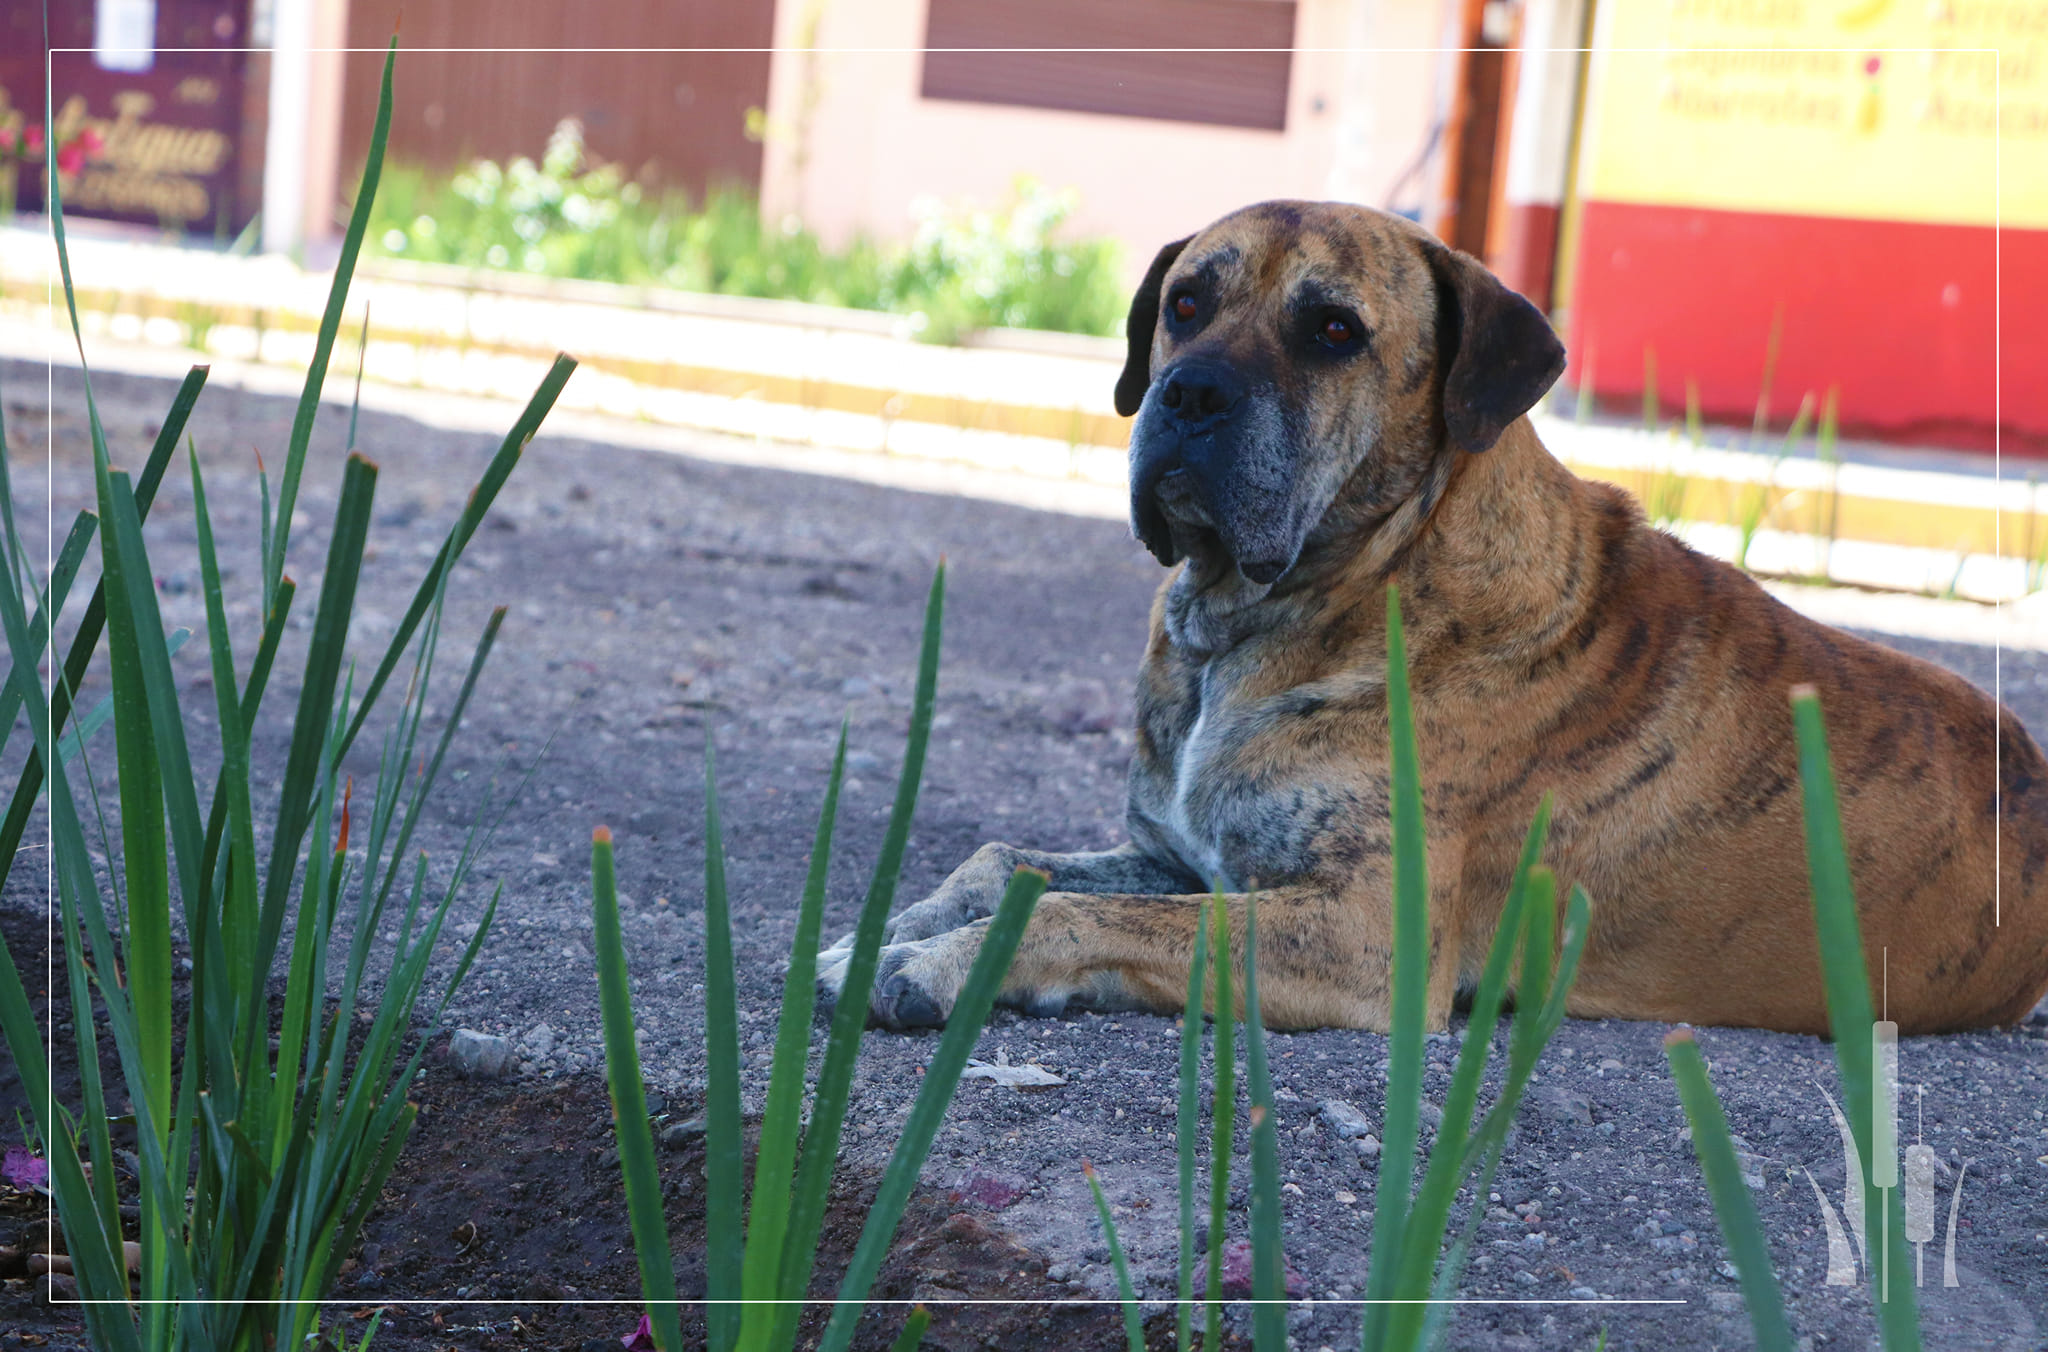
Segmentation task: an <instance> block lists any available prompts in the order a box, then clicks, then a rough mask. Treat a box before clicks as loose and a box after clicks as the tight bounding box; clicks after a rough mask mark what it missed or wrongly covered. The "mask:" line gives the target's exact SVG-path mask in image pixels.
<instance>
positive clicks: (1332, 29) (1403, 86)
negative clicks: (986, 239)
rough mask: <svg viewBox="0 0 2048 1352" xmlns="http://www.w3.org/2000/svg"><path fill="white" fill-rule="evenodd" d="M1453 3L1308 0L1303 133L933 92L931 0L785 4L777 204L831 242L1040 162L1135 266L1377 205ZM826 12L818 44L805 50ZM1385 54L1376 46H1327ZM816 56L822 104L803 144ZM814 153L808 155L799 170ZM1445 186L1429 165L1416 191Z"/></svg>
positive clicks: (1301, 72) (772, 190)
mask: <svg viewBox="0 0 2048 1352" xmlns="http://www.w3.org/2000/svg"><path fill="white" fill-rule="evenodd" d="M1442 8H1443V0H1299V9H1298V17H1297V21H1296V28H1295V47H1296V53H1295V57H1294V66H1293V72H1292V79H1291V80H1290V83H1289V90H1288V114H1287V130H1286V131H1284V132H1270V131H1254V130H1246V129H1241V128H1235V127H1218V126H1205V125H1197V124H1191V123H1178V122H1167V121H1158V120H1153V119H1146V118H1133V117H1111V116H1102V115H1097V114H1089V113H1068V112H1054V111H1048V110H1046V109H1041V108H1009V107H996V106H990V105H984V104H974V103H958V102H950V101H937V100H933V101H927V100H925V99H922V98H920V97H919V95H918V85H919V78H920V72H921V69H922V65H921V63H922V56H921V54H920V52H919V51H918V50H917V49H918V48H919V46H920V44H921V43H922V42H923V40H924V16H925V0H858V3H852V2H850V0H835V2H833V3H827V4H825V5H823V6H822V9H821V8H820V6H819V3H818V0H781V3H780V4H779V6H778V8H777V13H776V21H775V23H776V28H775V45H776V47H777V49H778V50H777V52H776V55H775V59H774V64H773V66H772V68H771V70H770V74H769V104H768V110H767V111H768V138H769V140H768V149H767V154H766V155H765V157H764V164H763V170H762V203H763V209H764V210H765V211H766V212H768V213H769V214H770V215H771V217H772V216H776V215H780V214H783V213H786V212H795V213H797V214H798V215H800V216H801V217H802V218H803V220H804V222H805V223H806V224H807V225H809V226H810V227H811V228H812V229H813V230H816V231H818V232H819V233H820V234H821V235H823V236H824V237H825V238H826V239H827V240H828V241H831V242H835V243H836V242H841V241H844V240H845V239H846V238H847V237H849V236H851V235H853V234H855V233H857V232H865V233H867V234H868V235H870V236H875V237H879V238H885V239H887V238H901V237H903V236H904V235H906V234H908V233H909V232H910V230H911V229H912V228H913V226H914V224H915V220H916V218H915V215H914V213H913V203H914V202H915V201H916V200H917V199H918V198H920V197H938V198H942V199H952V198H959V197H969V198H974V199H977V200H980V201H984V202H988V203H991V204H993V203H996V202H999V201H1001V200H1002V199H1003V198H1004V197H1006V196H1007V194H1008V193H1009V190H1010V185H1011V182H1012V180H1013V179H1014V178H1015V177H1016V176H1017V175H1019V174H1029V175H1032V176H1033V177H1036V178H1038V179H1039V180H1041V181H1042V182H1044V183H1046V184H1048V185H1049V186H1052V187H1057V188H1065V187H1071V188H1074V189H1076V190H1078V191H1079V193H1080V198H1081V201H1080V205H1079V208H1078V210H1077V211H1076V213H1075V215H1074V216H1073V217H1072V218H1070V221H1069V224H1068V229H1069V230H1070V231H1072V232H1074V233H1075V234H1080V235H1110V236H1114V237H1116V238H1118V239H1121V240H1123V241H1124V243H1125V246H1126V264H1127V266H1128V267H1129V268H1130V269H1131V270H1132V271H1133V273H1134V275H1135V274H1136V273H1137V272H1141V271H1142V270H1143V268H1144V266H1145V264H1146V263H1147V262H1149V261H1150V259H1151V256H1152V253H1153V251H1154V250H1155V249H1156V248H1157V247H1158V246H1159V245H1160V244H1163V243H1165V242H1166V241H1167V240H1169V239H1175V238H1178V237H1180V236H1182V235H1185V234H1187V233H1188V232H1189V231H1191V230H1193V229H1196V228H1198V227H1200V226H1201V225H1204V224H1206V223H1207V222H1209V221H1211V220H1213V219H1215V218H1216V217H1218V216H1221V215H1223V214H1224V213H1226V212H1228V211H1230V210H1232V209H1234V208H1236V207H1240V206H1243V205H1245V204H1246V203H1248V202H1255V201H1259V200H1262V199H1265V198H1271V197H1310V198H1325V197H1344V198H1348V199H1351V200H1357V201H1363V202H1367V203H1369V204H1371V205H1374V206H1382V205H1385V204H1386V194H1387V191H1388V189H1389V188H1390V187H1391V186H1392V185H1393V184H1394V182H1395V180H1396V179H1397V178H1399V177H1400V176H1401V173H1402V171H1403V170H1404V169H1406V168H1407V167H1408V166H1409V164H1410V162H1411V161H1413V159H1414V158H1415V156H1416V154H1417V152H1418V151H1419V150H1420V149H1421V147H1422V144H1423V142H1424V140H1425V138H1426V137H1427V135H1428V130H1429V125H1430V120H1431V117H1432V114H1433V110H1434V100H1435V97H1436V90H1437V86H1438V79H1439V75H1440V72H1441V69H1442V66H1443V62H1442V59H1441V58H1440V57H1439V56H1438V54H1437V53H1435V52H1434V51H1428V50H1424V51H1420V52H1417V51H1412V50H1411V51H1388V50H1384V49H1388V48H1410V49H1413V48H1432V47H1435V46H1437V45H1438V44H1439V42H1440V40H1441V34H1442V17H1441V15H1442ZM814 14H815V15H817V16H818V17H817V18H816V22H817V46H818V49H819V50H818V51H816V52H815V53H809V54H807V53H805V52H803V51H800V50H796V49H797V48H798V47H799V46H800V45H802V44H803V43H804V41H805V28H806V26H807V23H808V22H810V21H811V20H810V16H812V15H814ZM1316 48H1324V49H1343V48H1376V49H1381V50H1374V51H1345V50H1321V51H1318V50H1313V49H1316ZM807 66H808V67H809V68H810V69H811V70H812V71H813V72H815V74H814V79H815V83H816V89H817V93H816V104H815V111H814V112H813V114H812V116H811V118H810V127H809V135H808V144H807V147H805V149H804V150H803V151H802V152H800V151H799V147H798V137H797V136H796V134H795V129H796V128H797V126H798V125H799V123H800V120H801V119H800V118H799V108H800V105H801V102H802V99H803V91H804V86H805V83H806V68H807ZM800 153H801V154H802V155H803V156H804V158H805V160H806V164H805V167H804V168H803V170H802V172H801V173H799V171H798V160H799V156H800ZM1431 181H1433V180H1432V179H1431V178H1430V177H1428V176H1426V175H1425V176H1423V177H1422V178H1421V179H1420V180H1418V182H1417V184H1412V185H1411V189H1410V193H1411V195H1413V193H1414V192H1415V191H1416V190H1417V188H1418V187H1419V186H1420V185H1426V184H1427V183H1429V182H1431Z"/></svg>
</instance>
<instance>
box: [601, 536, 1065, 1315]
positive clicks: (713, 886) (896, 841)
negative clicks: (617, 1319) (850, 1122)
mask: <svg viewBox="0 0 2048 1352" xmlns="http://www.w3.org/2000/svg"><path fill="white" fill-rule="evenodd" d="M945 580H946V575H945V567H944V565H943V564H942V565H940V568H939V572H938V575H937V576H936V577H935V578H933V580H932V590H931V596H930V599H929V601H928V602H927V604H926V608H925V629H924V646H923V651H922V654H921V657H920V661H919V665H918V677H917V690H916V694H915V695H914V696H913V699H912V708H911V716H910V740H909V745H908V747H907V749H906V751H905V754H904V758H903V774H902V778H901V780H900V781H899V783H898V786H897V794H896V806H895V810H894V811H893V813H892V814H891V816H890V819H889V826H888V829H887V831H886V832H885V833H884V836H883V840H882V851H881V856H880V858H879V859H878V860H877V862H876V865H875V875H874V879H873V882H872V883H871V884H870V886H869V889H868V896H867V901H866V902H865V904H864V905H863V907H862V909H861V917H860V923H859V926H858V928H857V929H856V930H855V938H854V946H853V952H852V955H851V956H850V957H849V959H848V960H847V967H848V975H847V978H846V983H845V985H844V987H843V988H842V989H841V991H840V996H839V1003H838V1007H837V1008H836V1009H835V1010H834V1012H833V1016H832V1028H831V1033H830V1035H829V1039H828V1042H827V1046H826V1052H825V1062H824V1066H823V1067H822V1069H821V1070H820V1071H819V1074H818V1080H817V1087H816V1089H815V1091H814V1093H813V1096H812V1101H811V1113H810V1117H809V1121H808V1124H804V1122H803V1112H802V1109H803V1089H804V1078H805V1072H806V1069H807V1063H808V1060H809V1054H810V1024H811V1014H812V1010H813V1001H814V999H815V991H814V988H813V985H812V982H813V979H814V976H815V962H816V958H817V947H818V945H817V941H818V932H819V926H820V923H821V920H822V917H823V913H824V903H825V884H826V869H827V865H828V862H829V860H830V857H831V846H832V833H833V827H834V822H835V820H836V818H837V814H838V805H839V789H840V785H841V782H842V779H843V777H844V775H845V771H846V734H845V730H844V728H842V729H841V731H840V739H839V750H838V754H837V755H836V756H835V757H834V759H833V765H832V777H831V780H830V781H829V783H828V784H827V786H826V790H825V805H824V809H823V811H822V813H821V815H820V817H819V824H818V832H817V837H816V841H815V843H814V847H813V850H812V854H811V867H810V875H809V878H808V879H807V881H806V883H805V887H804V894H803V899H802V901H801V903H800V904H799V909H798V914H797V933H796V945H795V948H794V949H793V950H792V952H791V955H790V965H789V971H788V973H787V974H786V976H785V978H784V986H783V1006H782V1012H781V1018H780V1021H779V1024H778V1028H777V1035H776V1041H775V1056H774V1060H773V1062H772V1064H771V1067H770V1070H769V1084H768V1100H767V1106H766V1110H765V1112H764V1114H763V1117H762V1122H761V1146H760V1149H759V1151H758V1153H757V1155H756V1157H755V1166H754V1178H753V1189H752V1192H753V1205H752V1212H751V1215H750V1216H749V1217H748V1219H747V1222H746V1224H745V1225H744V1226H743V1225H742V1222H741V1216H740V1211H741V1206H740V1197H741V1195H742V1193H743V1192H744V1191H745V1190H746V1182H747V1180H746V1176H745V1165H744V1162H743V1159H742V1155H741V1149H740V1139H739V1137H740V1120H739V1017H738V1003H737V992H736V991H735V989H734V983H733V970H732V937H731V928H730V918H729V915H730V912H729V908H728V905H727V897H726V883H725V863H724V847H723V844H722V831H721V829H720V825H719V811H718V785H717V779H716V776H715V775H714V774H713V772H712V762H711V756H710V753H709V750H708V748H707V752H706V757H705V849H706V855H705V870H704V889H705V906H704V914H705V957H706V963H707V967H706V983H705V1002H706V1017H705V1037H706V1052H707V1061H708V1062H709V1066H710V1091H709V1093H708V1095H707V1100H708V1102H707V1114H706V1123H705V1127H706V1130H705V1137H706V1141H705V1183H706V1188H705V1192H706V1212H707V1215H706V1223H707V1229H708V1231H709V1233H708V1236H707V1247H708V1248H709V1250H710V1251H711V1252H712V1253H713V1254H719V1253H721V1251H722V1255H723V1261H722V1262H721V1263H720V1264H718V1265H716V1266H715V1267H714V1268H713V1269H712V1270H711V1271H710V1272H709V1273H708V1274H707V1275H708V1276H709V1278H710V1284H709V1291H708V1294H709V1297H710V1301H711V1303H710V1304H709V1305H708V1306H707V1309H706V1336H707V1343H708V1346H709V1347H710V1348H712V1349H713V1352H731V1350H732V1349H735V1348H738V1349H743V1350H744V1352H767V1350H768V1349H775V1350H776V1352H786V1349H790V1348H793V1347H795V1346H796V1339H797V1327H796V1325H797V1314H798V1311H799V1309H800V1308H801V1306H800V1303H801V1301H802V1300H803V1299H804V1297H805V1295H806V1294H807V1292H808V1291H809V1288H810V1280H811V1272H812V1268H813V1266H814V1265H815V1263H816V1260H817V1248H818V1237H819V1233H820V1231H821V1229H822V1227H823V1223H824V1217H825V1206H826V1202H827V1201H828V1199H829V1197H830V1194H831V1188H832V1171H833V1166H834V1163H835V1161H836V1159H837V1157H838V1153H839V1133H840V1128H841V1126H842V1125H843V1124H844V1121H845V1115H846V1105H847V1098H848V1095H849V1093H850V1092H851V1089H852V1084H853V1072H854V1063H855V1060H856V1059H857V1057H858V1054H859V1050H860V1036H861V1031H862V1029H863V1027H864V1026H865V1025H866V1022H867V1016H868V1002H869V997H870V995H871V994H872V991H873V987H874V981H875V971H876V967H877V962H878V959H879V956H880V952H881V944H882V922H883V921H884V920H885V919H886V918H887V916H888V913H889V906H890V903H891V902H892V901H893V900H894V898H895V892H896V878H897V873H898V871H899V870H900V869H901V867H902V863H903V851H904V848H905V846H906V844H907V843H908V841H909V837H910V824H911V818H912V815H913V814H914V812H915V809H916V805H917V794H918V785H919V782H920V780H921V779H922V776H923V773H924V756H925V749H926V746H927V745H928V743H929V741H930V737H931V724H932V710H933V707H934V703H935V698H936V693H937V683H938V668H939V639H940V631H941V620H942V614H943V602H944V597H945ZM591 864H592V876H593V881H594V884H595V886H594V905H595V908H596V915H597V927H596V938H597V944H598V969H597V970H598V984H599V987H600V991H601V993H602V997H603V999H602V1008H603V1010H604V1020H605V1070H606V1075H607V1077H608V1078H609V1080H610V1082H611V1086H612V1105H613V1112H614V1115H615V1118H616V1122H617V1126H618V1134H619V1147H620V1148H619V1162H620V1168H621V1171H622V1173H623V1175H624V1179H625V1185H626V1197H627V1210H628V1215H629V1216H630V1218H631V1220H632V1224H633V1242H634V1247H635V1249H636V1250H637V1252H638V1254H639V1258H640V1270H641V1285H642V1290H643V1293H644V1294H645V1296H646V1299H647V1302H648V1305H649V1315H650V1320H651V1323H652V1328H653V1333H654V1339H655V1344H656V1346H658V1347H659V1348H661V1349H662V1350H663V1352H676V1349H679V1348H680V1347H682V1346H683V1343H682V1332H681V1324H680V1321H679V1319H678V1318H677V1313H676V1305H675V1299H676V1287H675V1277H674V1273H673V1271H672V1270H671V1269H670V1266H669V1247H668V1234H667V1230H666V1228H665V1226H664V1225H663V1222H662V1211H661V1186H660V1180H659V1179H658V1178H657V1177H656V1175H655V1172H654V1168H653V1163H652V1161H653V1140H652V1136H651V1133H650V1131H649V1128H648V1124H647V1114H646V1104H645V1101H644V1097H643V1095H642V1091H641V1088H640V1068H639V1059H638V1055H637V1053H636V1051H635V1048H634V1041H633V1015H632V1000H631V995H630V993H629V988H628V982H627V972H626V961H625V953H624V946H623V943H622V940H621V939H620V935H619V924H618V890H617V886H616V884H615V882H614V875H613V859H612V850H611V834H610V832H609V831H607V830H605V829H604V828H602V827H600V828H599V829H598V831H597V833H596V834H595V835H594V836H593V844H592V858H591ZM1045 886H1046V877H1045V875H1044V874H1043V873H1039V872H1036V871H1034V870H1031V869H1019V870H1018V871H1017V873H1016V874H1015V876H1013V877H1012V878H1011V879H1010V883H1009V887H1008V888H1007V889H1006V890H1005V892H1004V893H1003V898H1002V901H1001V903H1000V904H999V905H998V906H997V907H996V912H995V916H994V918H993V919H992V920H991V921H990V922H989V925H988V928H987V930H986V931H985V932H984V934H983V936H982V942H981V947H980V950H979V951H978V952H977V953H976V955H975V959H974V963H973V966H972V967H971V969H970V970H969V972H968V975H967V981H966V984H965V986H964V987H963V988H962V990H961V993H960V996H959V998H958V999H957V1000H956V1001H955V1002H954V1005H953V1009H952V1012H951V1014H950V1016H949V1017H948V1018H947V1020H946V1030H945V1032H944V1033H943V1034H942V1035H941V1036H940V1038H939V1045H938V1049H937V1050H936V1051H935V1052H934V1053H933V1056H932V1059H931V1062H930V1064H928V1065H927V1066H926V1067H925V1073H924V1077H923V1080H922V1082H921V1084H920V1087H919V1089H918V1094H917V1099H916V1101H915V1102H914V1103H913V1104H912V1105H911V1109H910V1115H909V1117H908V1118H907V1119H906V1120H905V1122H904V1125H903V1129H902V1133H901V1135H900V1136H899V1138H898V1140H897V1144H896V1149H895V1151H894V1153H892V1154H891V1156H890V1158H889V1164H888V1167H887V1169H886V1170H885V1171H884V1173H883V1175H882V1183H881V1187H880V1189H879V1191H878V1192H877V1194H876V1196H875V1199H874V1201H873V1203H872V1204H871V1205H870V1206H869V1209H868V1217H867V1221H866V1223H865V1225H864V1226H863V1228H862V1230H861V1235H860V1240H859V1242H858V1243H857V1244H856V1245H855V1248H854V1252H853V1257H852V1258H851V1259H850V1260H849V1262H848V1264H847V1270H846V1273H845V1275H844V1277H843V1278H842V1279H841V1283H840V1288H839V1296H838V1300H837V1302H836V1303H835V1306H834V1308H833V1311H832V1316H831V1319H830V1321H829V1322H828V1323H827V1325H826V1328H825V1332H824V1336H823V1339H822V1341H821V1342H820V1343H819V1346H820V1347H821V1348H823V1349H825V1352H845V1348H846V1347H847V1346H848V1345H849V1344H850V1343H851V1341H852V1339H853V1334H854V1330H855V1327H856V1325H857V1324H858V1322H859V1319H860V1315H861V1312H862V1310H863V1308H864V1306H865V1301H866V1297H867V1292H868V1288H869V1287H870V1286H872V1285H873V1283H874V1280H875V1276H876V1274H877V1273H878V1272H879V1271H880V1270H881V1265H882V1259H883V1258H884V1257H885V1256H886V1254H887V1251H888V1247H889V1242H890V1241H891V1239H893V1238H894V1236H895V1233H896V1226H897V1223H898V1222H899V1221H901V1220H902V1218H903V1210H904V1208H905V1206H906V1205H908V1203H909V1201H910V1192H911V1189H912V1188H913V1187H914V1186H915V1185H916V1183H917V1178H918V1174H919V1172H920V1170H921V1169H922V1168H923V1166H924V1160H925V1157H926V1155H928V1154H929V1153H930V1151H931V1145H932V1140H933V1138H934V1137H935V1136H936V1135H937V1133H938V1129H939V1123H940V1121H941V1119H942V1118H943V1117H944V1116H945V1112H946V1107H947V1105H948V1103H950V1102H951V1100H952V1096H953V1091H954V1089H955V1088H957V1087H958V1085H959V1082H960V1073H961V1072H962V1071H963V1070H965V1069H966V1068H967V1060H968V1056H969V1054H970V1053H971V1052H972V1051H973V1049H974V1044H975V1041H976V1039H978V1038H979V1037H980V1036H981V1030H982V1026H983V1025H984V1024H985V1023H986V1022H987V1020H988V1015H989V1011H990V1010H991V1009H992V1008H993V1007H994V1005H995V997H996V993H997V992H998V990H1000V988H1001V985H1002V979H1003V974H1004V973H1005V972H1006V971H1008V970H1009V965H1010V959H1011V957H1012V956H1014V955H1015V953H1016V949H1017V944H1018V941H1019V940H1021V939H1022V938H1023V935H1024V926H1025V924H1026V923H1027V922H1028V921H1029V920H1030V918H1031V911H1032V908H1033V907H1034V906H1035V905H1036V904H1037V902H1038V898H1039V896H1040V894H1042V893H1043V892H1044V891H1045ZM800 1127H802V1131H801V1135H802V1152H801V1159H800V1160H799V1159H798V1148H797V1141H798V1136H799V1129H800ZM929 1322H930V1316H929V1315H928V1314H927V1313H926V1312H925V1311H923V1310H922V1309H920V1310H917V1311H914V1312H913V1313H912V1315H911V1317H910V1320H909V1322H908V1323H907V1324H906V1326H905V1327H904V1329H903V1332H902V1334H901V1336H900V1337H899V1338H898V1339H897V1341H896V1343H895V1346H896V1347H898V1348H903V1349H910V1348H915V1347H916V1346H917V1344H918V1341H919V1340H920V1339H921V1338H922V1337H923V1334H924V1330H925V1328H926V1326H927V1325H928V1324H929Z"/></svg>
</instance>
